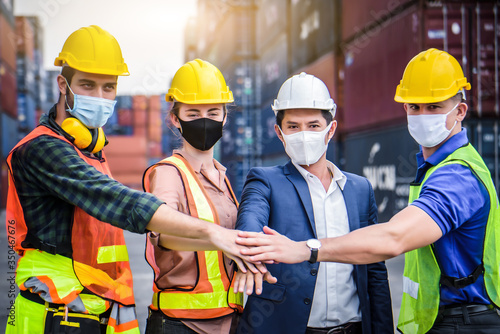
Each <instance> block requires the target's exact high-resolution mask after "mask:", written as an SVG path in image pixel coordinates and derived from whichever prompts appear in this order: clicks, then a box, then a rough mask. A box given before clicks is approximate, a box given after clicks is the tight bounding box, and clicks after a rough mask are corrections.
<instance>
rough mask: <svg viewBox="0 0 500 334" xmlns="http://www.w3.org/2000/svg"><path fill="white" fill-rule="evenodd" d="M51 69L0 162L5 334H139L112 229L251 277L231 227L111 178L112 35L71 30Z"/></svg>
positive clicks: (121, 248)
mask: <svg viewBox="0 0 500 334" xmlns="http://www.w3.org/2000/svg"><path fill="white" fill-rule="evenodd" d="M55 65H57V66H62V67H63V68H62V72H61V75H59V76H58V77H57V83H58V86H59V90H60V97H59V101H58V102H57V104H55V105H54V106H53V107H52V109H51V110H50V111H49V113H48V114H47V115H44V116H43V117H42V118H41V120H40V126H38V127H37V128H36V129H35V130H34V131H33V132H31V133H30V134H29V135H28V136H26V137H25V138H24V139H23V140H21V141H20V142H19V143H18V144H17V146H16V147H15V148H14V149H13V150H12V151H11V153H10V154H9V156H8V158H7V163H8V166H9V181H10V187H9V196H8V202H7V232H8V237H9V245H10V247H12V248H13V249H15V250H16V251H17V252H18V253H19V254H20V255H21V258H20V260H19V262H18V268H17V271H16V283H17V284H18V285H19V287H20V290H21V293H20V295H19V296H18V297H17V298H16V302H15V305H14V307H15V310H14V314H15V318H14V320H12V321H9V322H8V324H7V330H6V332H7V333H35V332H36V333H43V332H58V331H59V330H61V331H64V330H66V329H68V328H70V327H80V330H81V331H82V332H85V333H99V332H105V331H106V329H107V327H110V328H111V329H110V328H108V330H111V331H114V332H115V333H118V332H127V333H139V331H138V328H137V319H136V318H135V310H134V308H133V307H134V298H133V292H132V279H131V273H130V267H129V265H128V254H127V251H126V247H125V244H124V239H123V232H122V229H126V230H128V231H131V232H134V233H145V232H146V231H148V230H149V231H156V232H159V233H163V234H171V235H175V236H180V237H188V238H195V239H206V240H209V241H210V242H211V244H212V245H213V249H221V250H222V251H224V252H226V254H228V255H229V256H230V257H231V258H233V259H234V260H235V261H236V262H237V264H238V265H239V266H240V268H241V269H242V270H244V271H245V264H246V265H247V266H248V267H249V268H251V269H252V270H253V271H255V270H256V268H255V267H254V266H253V265H252V264H250V263H247V262H245V264H244V263H243V262H244V260H242V259H241V255H239V247H238V246H236V245H235V243H234V240H235V238H236V231H234V230H226V229H224V228H221V227H219V226H217V225H215V224H209V223H206V222H202V221H199V220H198V219H195V218H192V217H190V216H187V215H184V214H181V213H179V212H177V211H175V210H173V209H171V208H169V207H168V206H167V205H164V203H163V202H162V201H161V200H159V199H157V198H156V197H154V196H153V195H151V194H148V193H143V192H139V191H135V190H132V189H130V188H127V187H126V186H124V185H122V184H120V183H119V182H117V181H115V180H113V179H112V178H111V176H110V172H109V168H108V166H107V162H106V159H105V156H104V154H103V152H102V148H103V147H104V145H105V144H106V139H105V136H104V133H103V132H102V129H101V127H102V126H103V125H104V124H105V123H106V121H107V120H108V118H109V116H111V114H112V112H113V109H114V104H115V101H114V99H115V97H116V86H117V76H118V75H128V69H127V65H126V64H125V63H124V62H123V58H122V55H121V50H120V46H119V45H118V42H117V41H116V39H115V38H114V37H113V36H112V35H111V34H109V33H108V32H106V31H105V30H103V29H101V28H99V27H97V26H90V27H85V28H81V29H79V30H77V31H75V32H74V33H73V34H72V35H70V36H69V37H68V39H67V40H66V43H65V44H64V46H63V49H62V52H61V53H60V54H59V57H57V58H56V60H55ZM261 269H262V268H261ZM262 270H265V269H262ZM65 327H66V329H65Z"/></svg>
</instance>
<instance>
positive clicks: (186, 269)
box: [149, 150, 237, 334]
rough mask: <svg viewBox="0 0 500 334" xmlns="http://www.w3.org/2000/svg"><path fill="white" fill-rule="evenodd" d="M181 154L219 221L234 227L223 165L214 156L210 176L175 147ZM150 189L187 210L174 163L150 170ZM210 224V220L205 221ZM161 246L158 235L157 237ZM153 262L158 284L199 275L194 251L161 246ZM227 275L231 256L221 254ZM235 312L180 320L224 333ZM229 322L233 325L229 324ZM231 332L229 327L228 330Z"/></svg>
mask: <svg viewBox="0 0 500 334" xmlns="http://www.w3.org/2000/svg"><path fill="white" fill-rule="evenodd" d="M174 153H179V154H181V155H182V156H183V157H184V158H185V159H186V160H187V162H188V163H189V164H190V165H191V167H192V168H193V170H194V172H195V174H196V176H197V177H198V179H199V180H200V181H201V184H202V185H203V187H204V188H205V191H206V192H207V194H208V196H209V198H210V200H211V201H212V203H213V204H214V207H215V210H216V211H217V215H218V216H219V222H220V225H221V226H222V227H225V228H231V229H234V226H235V223H236V215H237V207H236V203H235V202H234V201H233V199H232V196H231V193H230V192H229V189H228V187H227V185H226V182H225V175H226V168H225V167H224V166H222V165H221V164H220V163H219V162H218V161H216V160H215V159H214V160H213V161H214V165H215V168H216V169H217V171H218V172H219V178H218V179H211V178H210V177H209V175H208V173H207V171H206V169H205V167H204V166H203V163H202V162H201V161H199V160H197V159H196V158H194V157H193V156H190V155H189V154H187V153H186V152H185V151H183V150H175V151H174ZM149 180H150V190H151V193H152V194H154V195H155V196H157V197H158V198H160V199H161V200H163V201H165V202H166V203H167V205H169V206H170V207H172V208H174V209H175V210H177V211H180V212H182V213H186V214H189V209H188V204H187V199H186V194H185V192H184V185H183V183H182V180H181V177H180V175H179V172H178V171H177V169H176V168H175V167H173V166H166V165H163V166H158V167H156V168H155V169H154V170H153V171H152V172H151V174H150V178H149ZM207 224H209V223H207ZM159 241H160V242H159V245H160V246H161V236H160V240H159ZM151 242H152V243H153V244H157V243H158V237H154V236H152V237H151ZM155 257H156V263H157V264H158V265H159V267H160V274H159V275H158V279H157V281H156V284H157V286H158V287H159V288H163V289H165V288H174V287H178V286H182V287H186V286H194V285H195V284H196V281H197V278H198V269H197V266H196V258H195V253H194V252H189V251H174V250H170V249H167V248H163V251H161V252H156V253H155ZM224 260H225V264H226V269H227V272H228V275H229V277H232V275H233V273H234V267H233V265H231V260H230V259H229V258H227V257H226V256H224ZM236 318H237V317H236V316H235V314H230V315H227V316H224V317H221V318H217V319H211V320H182V322H183V323H184V324H185V325H186V326H188V327H189V328H191V329H193V330H194V331H196V332H198V333H205V334H213V333H220V334H227V333H230V330H231V327H235V324H236V322H237V321H234V323H233V324H232V322H233V319H235V320H236ZM231 324H232V325H233V326H231ZM231 332H232V331H231Z"/></svg>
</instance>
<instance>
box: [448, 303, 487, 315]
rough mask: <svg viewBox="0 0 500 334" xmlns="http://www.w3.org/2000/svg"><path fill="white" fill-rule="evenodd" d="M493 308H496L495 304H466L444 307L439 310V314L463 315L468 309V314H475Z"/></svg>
mask: <svg viewBox="0 0 500 334" xmlns="http://www.w3.org/2000/svg"><path fill="white" fill-rule="evenodd" d="M493 308H494V307H493V305H483V304H465V305H462V306H457V307H450V308H442V309H440V310H439V314H440V315H442V316H444V317H446V316H456V315H463V314H464V311H466V312H467V313H468V314H474V313H479V312H484V311H488V310H492V309H493Z"/></svg>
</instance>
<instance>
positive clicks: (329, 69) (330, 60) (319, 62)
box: [294, 52, 339, 101]
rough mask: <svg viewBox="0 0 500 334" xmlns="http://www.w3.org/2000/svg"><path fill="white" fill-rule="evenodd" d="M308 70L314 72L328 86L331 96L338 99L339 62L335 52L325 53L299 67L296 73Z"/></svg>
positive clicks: (309, 72)
mask: <svg viewBox="0 0 500 334" xmlns="http://www.w3.org/2000/svg"><path fill="white" fill-rule="evenodd" d="M300 72H306V73H308V74H312V75H314V76H315V77H317V78H318V79H320V80H321V81H323V82H324V83H325V85H326V87H328V91H329V92H330V96H331V97H332V99H333V100H334V101H337V99H338V86H339V83H338V64H337V59H336V56H335V52H330V53H327V54H325V55H324V56H322V57H319V58H318V59H315V61H313V62H311V63H309V64H308V65H306V66H304V67H301V68H299V69H298V70H297V71H296V72H295V73H294V74H298V73H300Z"/></svg>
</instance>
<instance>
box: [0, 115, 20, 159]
mask: <svg viewBox="0 0 500 334" xmlns="http://www.w3.org/2000/svg"><path fill="white" fill-rule="evenodd" d="M0 122H1V129H2V134H1V136H2V160H4V159H5V158H6V157H7V155H8V154H9V152H10V150H12V149H13V148H14V146H16V144H17V142H18V141H19V140H20V139H21V135H20V134H19V131H18V127H17V125H18V122H17V119H15V118H12V117H10V116H9V115H7V114H5V113H2V114H1V120H0Z"/></svg>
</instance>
